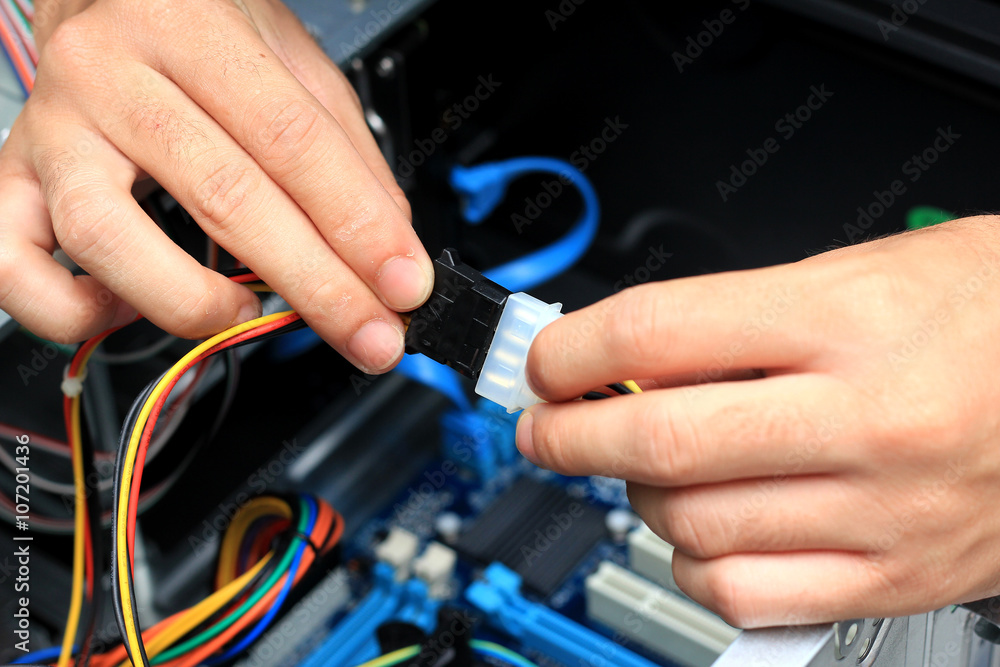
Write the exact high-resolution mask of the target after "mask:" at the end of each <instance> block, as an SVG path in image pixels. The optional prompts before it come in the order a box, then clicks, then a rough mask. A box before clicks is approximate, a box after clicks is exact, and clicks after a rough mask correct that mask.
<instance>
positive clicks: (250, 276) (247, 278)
mask: <svg viewBox="0 0 1000 667" xmlns="http://www.w3.org/2000/svg"><path fill="white" fill-rule="evenodd" d="M229 279H230V280H232V281H233V282H234V283H252V282H256V281H258V280H260V278H258V277H257V274H256V273H244V274H242V275H239V276H231V277H230V278H229Z"/></svg>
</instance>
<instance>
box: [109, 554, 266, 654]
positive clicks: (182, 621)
mask: <svg viewBox="0 0 1000 667" xmlns="http://www.w3.org/2000/svg"><path fill="white" fill-rule="evenodd" d="M273 557H274V553H273V552H268V554H267V555H266V556H264V557H263V558H261V559H260V561H259V562H257V564H255V565H254V566H253V567H252V568H250V569H249V570H247V571H246V572H244V573H243V574H242V575H240V576H239V577H238V578H237V579H234V580H233V581H231V582H229V583H228V584H227V585H225V586H223V587H221V588H220V589H219V590H217V591H215V592H214V593H212V594H211V595H209V596H208V597H207V598H205V599H204V600H202V601H201V602H199V603H198V604H196V605H195V606H193V607H191V608H190V609H188V610H187V611H186V612H184V615H183V616H181V617H180V618H179V619H177V620H176V621H175V622H173V623H171V624H170V627H168V628H167V629H165V630H164V631H163V632H161V633H160V634H158V635H157V636H156V637H154V638H153V639H151V640H150V641H149V644H147V645H146V656H147V657H149V658H152V657H153V656H155V655H158V654H159V653H161V652H162V651H163V650H165V649H166V648H168V647H170V646H172V645H173V644H174V643H176V642H177V640H178V639H180V638H181V637H183V636H184V635H186V634H187V633H188V632H190V631H191V630H193V629H194V628H196V627H198V626H199V625H200V624H201V623H202V622H204V621H205V619H207V618H208V617H210V616H211V615H212V614H214V613H215V612H217V611H218V610H219V609H221V608H222V607H223V606H225V605H226V604H227V603H228V602H230V601H231V600H232V598H233V596H234V595H236V594H237V593H239V591H240V590H242V589H243V587H244V586H246V584H247V582H248V581H250V580H251V579H253V578H254V577H255V576H257V573H258V572H260V570H261V568H263V567H264V566H265V565H267V562H268V561H269V560H271V558H273ZM131 664H132V663H131V662H129V660H128V659H126V660H125V662H123V663H121V666H120V667H131Z"/></svg>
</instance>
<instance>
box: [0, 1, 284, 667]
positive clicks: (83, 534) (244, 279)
mask: <svg viewBox="0 0 1000 667" xmlns="http://www.w3.org/2000/svg"><path fill="white" fill-rule="evenodd" d="M2 1H3V0H0V2H2ZM231 279H232V280H234V281H236V282H241V283H245V284H247V285H248V286H249V287H250V288H251V289H254V290H257V291H268V288H267V286H266V285H263V284H262V283H260V282H259V278H257V276H256V275H254V274H253V273H251V272H249V271H247V270H241V271H239V272H238V273H237V275H233V276H231ZM126 326H127V325H126ZM301 326H304V324H303V323H302V321H301V319H300V318H299V316H298V315H297V314H296V313H293V312H285V313H278V314H276V315H271V316H268V317H262V318H258V319H257V320H254V321H252V322H247V323H245V324H242V325H239V326H237V327H233V328H232V329H229V330H228V331H225V332H223V333H221V334H219V335H217V336H215V337H214V338H212V339H210V340H209V341H205V343H202V344H201V345H199V346H197V347H195V348H194V349H193V350H192V351H191V352H190V353H189V354H188V355H186V356H185V357H184V358H182V359H181V361H180V362H178V364H176V365H175V366H174V367H173V368H171V369H170V370H169V371H168V372H167V373H165V374H164V375H163V376H161V378H160V380H158V381H157V382H154V383H151V384H150V385H149V386H148V387H147V388H146V390H145V391H144V392H143V395H142V396H140V398H139V401H138V402H137V405H141V403H142V401H143V400H144V399H149V398H151V397H152V398H151V400H152V401H153V404H152V407H151V409H150V410H147V411H145V412H143V411H142V410H136V409H133V410H132V411H131V412H130V415H129V419H128V420H127V421H126V431H125V432H128V428H129V426H132V427H133V428H138V429H139V431H140V432H139V433H138V434H137V437H136V440H137V442H138V443H139V452H138V461H137V460H136V455H135V452H134V450H133V453H132V456H131V457H129V456H127V453H128V444H131V441H127V442H125V443H124V444H123V443H120V445H119V451H118V455H117V457H116V466H115V473H116V478H115V480H114V484H113V486H114V488H115V489H116V494H115V500H116V502H115V504H114V507H113V508H112V512H111V519H112V521H115V520H116V519H122V518H123V519H124V520H125V521H128V522H130V529H129V530H127V531H125V532H124V535H125V536H126V538H127V542H128V554H129V556H128V558H127V559H126V561H125V562H126V564H127V568H126V570H125V572H126V573H127V576H126V577H125V581H127V582H128V586H129V588H128V592H131V586H132V583H131V580H132V576H131V568H132V553H133V551H134V539H135V521H136V516H137V513H138V509H139V505H140V499H139V489H140V483H141V477H142V470H143V466H144V464H145V460H146V457H147V455H148V453H149V445H150V440H151V438H152V435H153V431H154V430H155V426H156V422H157V419H158V417H159V416H160V414H161V413H162V412H164V407H165V404H166V401H167V398H168V396H169V395H170V392H171V391H172V390H173V389H174V387H175V386H176V384H177V382H178V380H179V379H180V378H181V376H182V375H184V373H185V372H187V371H188V370H190V369H191V368H194V367H196V366H197V367H198V371H197V375H196V379H195V381H194V382H192V383H191V384H190V385H189V386H188V388H187V389H185V390H184V392H183V396H182V401H181V402H182V404H184V405H186V402H185V401H186V399H187V398H188V396H187V395H188V394H189V392H192V391H193V387H194V386H196V385H197V384H198V380H199V379H200V378H201V377H202V376H203V375H204V372H205V371H206V370H207V362H208V360H209V359H210V357H212V356H213V355H215V354H217V353H219V352H225V353H226V355H227V358H228V360H229V364H230V369H232V368H233V367H234V364H235V357H234V356H233V354H232V351H233V349H234V348H236V347H238V346H240V345H244V344H247V343H250V342H257V341H263V340H265V339H267V338H270V337H272V336H275V335H279V334H281V333H285V332H287V331H292V330H295V329H297V328H300V327H301ZM121 328H122V327H116V328H113V329H109V330H107V331H105V332H103V333H101V334H100V335H98V336H95V337H94V338H91V339H90V340H88V341H87V342H85V343H84V344H82V345H81V346H80V348H79V349H78V350H77V352H76V353H75V355H74V356H73V359H72V361H71V363H70V364H69V366H68V367H67V369H66V375H65V378H64V380H63V384H62V390H63V394H64V397H63V416H64V420H65V423H66V433H67V443H66V446H67V448H68V450H69V455H70V459H71V463H72V469H73V479H74V484H73V496H74V520H73V536H74V539H73V585H72V589H71V598H70V609H69V613H68V617H67V622H66V631H65V634H64V638H63V644H62V647H61V649H60V650H59V654H58V655H59V659H58V662H57V664H58V666H59V667H66V666H68V665H69V663H70V661H71V659H72V655H73V653H74V651H73V645H74V640H75V639H76V636H77V633H78V629H79V623H80V618H81V616H82V613H83V608H84V598H86V600H87V602H88V603H89V606H90V608H91V610H92V612H91V614H90V620H89V622H88V625H87V630H86V632H85V634H84V637H83V640H82V642H81V644H80V650H79V651H77V652H76V660H75V664H76V665H82V666H86V665H88V664H89V663H90V659H91V655H90V646H91V644H92V640H93V635H94V628H95V624H96V618H97V610H99V609H100V608H101V587H100V586H99V585H95V582H96V581H98V580H99V579H100V576H101V573H100V563H101V555H102V554H103V549H102V548H101V539H100V537H101V530H100V529H99V527H100V526H101V525H102V519H103V515H102V512H101V502H100V490H101V488H100V486H101V485H100V481H99V480H100V478H99V477H98V476H97V474H96V472H95V470H94V460H95V452H94V449H93V446H92V444H91V442H90V441H89V440H88V439H86V438H84V437H83V429H82V427H81V400H80V397H81V393H82V391H83V381H84V379H85V377H86V369H87V364H88V362H89V360H90V359H91V357H92V356H93V354H94V352H95V350H96V349H97V348H98V346H99V345H100V344H101V343H102V342H103V341H104V340H105V339H106V338H107V337H108V336H110V335H111V334H113V333H114V332H116V331H118V330H119V329H121ZM230 379H231V380H234V379H235V377H234V375H233V374H232V373H231V374H230ZM229 385H230V386H229V389H228V390H227V400H226V402H225V403H224V406H223V410H222V411H220V413H219V417H218V418H217V420H216V422H215V424H214V425H213V426H212V428H211V429H210V431H209V435H208V438H211V435H212V434H214V432H215V431H216V430H217V429H218V427H219V426H220V422H221V416H222V415H224V414H225V411H226V410H225V408H226V406H227V404H228V401H229V400H230V399H231V398H232V394H233V391H232V390H233V388H234V386H235V383H234V382H230V383H229ZM174 405H175V406H176V402H175V404H174ZM140 416H141V420H140ZM140 421H141V423H142V426H138V424H139V422H140ZM125 432H123V434H124V433H125ZM161 435H162V434H161ZM123 438H124V435H123ZM163 440H165V438H161V441H163ZM55 449H56V450H58V449H59V447H57V446H56V447H55ZM196 449H197V447H193V448H192V451H190V452H189V453H188V456H187V457H185V460H184V461H183V462H182V463H181V465H179V466H178V469H179V470H183V469H184V467H185V466H186V464H187V462H188V461H189V460H190V458H191V457H192V456H193V454H194V451H195V450H196ZM123 461H128V462H129V466H130V468H129V470H130V473H129V475H128V476H126V477H125V478H124V480H127V482H128V483H127V484H126V486H127V487H128V492H127V493H125V494H124V495H123V494H122V493H120V490H121V488H122V485H123V476H122V472H123V466H124V462H123ZM132 471H134V473H135V474H134V478H133V475H132ZM177 474H179V473H177ZM175 476H176V475H172V476H171V477H175ZM161 485H162V483H161ZM119 508H121V509H122V510H123V511H122V512H119V511H118V510H119ZM118 535H119V533H118V532H117V531H116V532H115V533H114V536H115V539H114V544H115V546H117V545H118ZM113 560H114V557H113ZM119 562H121V560H120V559H119ZM117 574H118V573H117V572H116V582H117V581H118V577H117ZM127 599H129V598H127ZM130 599H131V604H130V609H129V612H130V613H128V614H121V613H119V614H118V617H119V625H120V628H124V627H125V626H124V625H123V624H122V623H123V622H124V621H123V620H122V619H124V618H131V619H132V620H133V621H134V619H135V600H134V593H133V594H132V595H131V598H130ZM282 599H283V598H282ZM115 602H116V610H118V609H119V608H121V604H119V603H120V596H115ZM123 636H125V635H124V634H123ZM139 642H140V645H141V636H140V638H139Z"/></svg>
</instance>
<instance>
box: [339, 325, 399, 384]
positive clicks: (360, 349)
mask: <svg viewBox="0 0 1000 667" xmlns="http://www.w3.org/2000/svg"><path fill="white" fill-rule="evenodd" d="M402 351H403V332H402V331H400V330H399V329H397V328H396V327H394V326H392V325H391V324H389V323H388V322H385V321H383V320H371V321H370V322H368V323H367V324H365V325H364V326H363V327H361V328H360V329H358V330H357V331H356V332H355V334H354V335H353V336H351V339H350V340H349V341H347V352H348V353H349V354H350V355H351V356H352V357H354V358H355V359H356V360H357V362H358V363H360V364H361V370H363V371H365V372H368V373H374V372H377V371H380V370H382V369H384V368H387V367H389V366H391V365H392V364H393V362H395V361H396V359H397V358H398V357H399V355H400V354H401V353H402Z"/></svg>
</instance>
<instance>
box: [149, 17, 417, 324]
mask: <svg viewBox="0 0 1000 667" xmlns="http://www.w3.org/2000/svg"><path fill="white" fill-rule="evenodd" d="M188 8H189V11H190V12H191V13H192V20H193V21H196V22H197V23H202V22H204V21H205V18H204V13H205V12H206V11H213V12H217V13H218V14H219V17H218V18H217V19H216V20H218V21H220V22H221V21H225V22H226V24H227V27H228V28H229V30H227V31H226V32H225V33H224V34H221V35H220V34H218V33H215V32H212V31H207V30H206V31H194V32H193V34H192V35H191V37H190V38H189V39H188V40H187V41H186V42H185V43H184V44H181V45H178V44H176V43H175V41H176V38H175V36H173V35H171V36H170V37H169V39H170V40H171V43H170V44H168V45H162V44H161V45H156V44H151V45H149V51H148V53H147V58H148V61H149V62H150V63H151V64H153V66H155V67H157V68H158V69H160V71H161V72H163V73H164V74H166V75H167V76H168V77H169V78H171V79H172V80H173V81H174V82H175V83H177V84H178V85H179V86H180V87H181V88H182V89H183V90H184V91H185V93H186V94H187V95H189V96H190V97H191V98H192V99H193V100H194V101H195V102H196V103H197V104H198V105H199V106H200V107H201V108H203V109H204V110H205V111H207V112H208V113H209V114H210V115H211V116H212V117H213V118H214V119H215V120H216V121H217V122H218V123H219V124H220V125H221V126H222V127H223V128H224V129H225V130H226V132H228V133H229V135H230V136H232V137H233V138H234V139H235V140H236V141H237V142H238V143H239V144H240V145H241V146H242V147H243V148H244V149H245V150H246V151H247V152H248V153H249V154H250V155H251V156H252V157H253V158H254V160H255V161H256V162H257V163H258V164H259V165H260V166H261V167H262V168H263V169H264V171H265V172H266V173H267V174H268V175H269V176H270V177H271V178H272V179H273V180H274V181H275V182H276V183H278V184H279V185H280V186H281V187H282V188H283V189H284V190H285V191H286V192H287V193H288V194H289V195H291V197H292V199H294V200H295V202H296V203H297V204H298V205H299V206H300V207H301V208H302V210H303V211H305V213H306V214H307V215H308V216H309V218H310V219H311V220H312V222H313V224H315V225H316V227H317V228H318V229H319V231H320V233H321V234H322V235H323V237H324V238H325V239H326V242H327V243H328V244H329V245H330V246H331V247H332V248H333V249H334V250H335V251H336V252H337V254H338V255H339V256H340V257H341V258H342V259H343V260H344V261H345V262H346V263H347V264H348V265H350V267H351V269H352V270H353V271H354V272H355V273H356V274H357V275H358V276H359V277H360V278H361V279H362V280H364V281H365V283H367V285H368V287H369V288H370V289H371V290H372V291H373V292H374V293H375V294H377V295H378V296H379V297H380V298H381V299H382V301H383V302H384V303H385V304H386V305H387V306H389V307H390V308H393V309H395V310H410V309H412V308H415V307H417V306H418V305H420V304H421V303H423V301H424V300H426V298H427V296H428V295H429V294H430V290H431V286H432V279H433V267H432V264H431V260H430V257H429V256H428V255H427V253H426V251H425V250H424V248H423V245H422V244H421V243H420V240H419V239H418V238H417V235H416V233H415V232H414V230H413V227H412V225H411V224H410V221H409V219H408V217H407V214H406V213H405V212H404V211H403V210H402V209H401V208H400V207H399V205H397V204H396V201H395V199H394V198H393V193H390V192H389V191H387V190H386V188H385V187H384V186H383V184H382V182H381V181H380V180H379V178H378V176H377V175H376V174H375V173H374V172H373V171H372V169H371V168H370V167H369V165H368V164H367V163H366V161H365V159H364V157H363V156H362V154H361V153H360V152H359V151H358V149H357V147H356V146H355V145H354V144H353V143H352V141H351V138H350V136H349V135H348V134H347V132H345V130H344V128H342V127H341V126H340V124H338V123H337V121H336V119H335V118H334V117H333V116H332V115H331V114H330V113H329V112H328V111H327V110H326V109H325V108H324V106H323V105H322V104H321V103H320V101H319V100H317V99H316V98H315V97H314V96H313V95H312V94H311V93H310V92H309V91H308V90H306V88H305V87H304V86H303V85H302V84H301V83H300V82H299V81H298V80H297V79H296V78H295V77H294V76H293V75H292V74H291V72H289V70H288V69H287V68H286V67H285V65H284V64H283V63H282V62H281V60H280V59H279V58H278V57H277V56H276V55H275V53H274V52H273V51H272V50H271V49H270V48H269V47H268V46H267V44H266V43H265V41H264V40H263V39H262V38H261V36H260V35H259V34H258V33H257V32H256V31H255V30H254V28H253V26H252V25H250V23H249V21H248V20H247V16H246V15H245V14H244V13H243V12H241V11H240V10H239V9H238V8H237V7H236V6H235V5H232V4H230V3H203V2H199V3H195V4H194V5H189V6H188ZM194 14H196V15H194ZM158 46H162V47H165V48H160V49H158V48H157V47H158ZM178 46H181V48H178ZM192 53H196V54H207V55H208V56H209V57H208V58H201V59H199V58H192V57H191V54H192Z"/></svg>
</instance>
